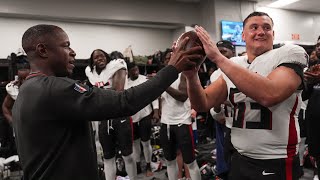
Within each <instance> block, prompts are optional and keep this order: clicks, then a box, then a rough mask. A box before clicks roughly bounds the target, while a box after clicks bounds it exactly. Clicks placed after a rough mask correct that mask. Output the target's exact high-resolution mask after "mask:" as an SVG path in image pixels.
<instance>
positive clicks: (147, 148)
mask: <svg viewBox="0 0 320 180" xmlns="http://www.w3.org/2000/svg"><path fill="white" fill-rule="evenodd" d="M127 66H128V76H129V77H128V83H127V87H126V89H129V88H131V87H134V86H137V85H139V84H141V83H143V82H146V81H147V80H148V78H147V77H146V76H144V75H141V74H140V72H139V67H138V66H137V65H136V64H135V63H134V62H128V63H127ZM131 118H132V122H133V139H134V142H133V157H134V160H135V162H136V163H137V171H138V174H139V173H140V172H141V167H140V155H141V146H140V142H141V144H142V147H143V154H144V157H145V160H146V163H147V167H146V170H147V172H146V176H147V177H150V176H153V172H152V169H151V165H150V163H151V157H152V147H151V143H150V136H151V125H152V122H151V120H152V119H155V120H156V121H158V120H159V119H160V116H159V100H158V99H157V100H155V101H153V102H152V104H150V105H148V106H146V107H145V108H143V109H141V110H140V111H139V112H137V113H136V114H134V115H133V116H131Z"/></svg>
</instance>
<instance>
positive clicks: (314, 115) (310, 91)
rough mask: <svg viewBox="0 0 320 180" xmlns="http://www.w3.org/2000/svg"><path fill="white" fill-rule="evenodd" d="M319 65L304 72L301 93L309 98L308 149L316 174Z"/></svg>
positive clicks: (318, 158)
mask: <svg viewBox="0 0 320 180" xmlns="http://www.w3.org/2000/svg"><path fill="white" fill-rule="evenodd" d="M315 51H316V55H317V57H318V58H320V36H319V38H318V41H317V44H316V48H315ZM319 67H320V65H319V64H316V65H313V66H311V67H309V70H310V71H307V72H305V74H304V76H305V79H306V82H307V85H306V88H305V90H304V91H303V93H302V98H303V100H305V99H309V101H308V106H307V109H306V123H307V138H308V149H309V153H310V155H311V156H313V157H315V160H316V163H317V167H318V174H320V172H319V169H320V168H319V166H320V133H319V128H320V121H319V119H320V113H319V106H320V101H319V100H320V68H319Z"/></svg>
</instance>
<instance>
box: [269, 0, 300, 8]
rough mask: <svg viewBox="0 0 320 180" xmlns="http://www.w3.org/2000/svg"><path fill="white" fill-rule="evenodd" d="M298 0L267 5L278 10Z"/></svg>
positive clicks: (283, 0)
mask: <svg viewBox="0 0 320 180" xmlns="http://www.w3.org/2000/svg"><path fill="white" fill-rule="evenodd" d="M297 1H300V0H278V1H276V2H273V3H271V4H269V5H268V7H274V8H280V7H283V6H287V5H289V4H292V3H295V2H297Z"/></svg>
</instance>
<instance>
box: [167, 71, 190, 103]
mask: <svg viewBox="0 0 320 180" xmlns="http://www.w3.org/2000/svg"><path fill="white" fill-rule="evenodd" d="M166 92H167V93H168V94H169V95H170V96H172V97H173V98H174V99H175V100H177V101H180V102H185V101H186V100H187V99H188V92H187V82H186V77H185V76H184V75H183V74H181V76H180V84H179V86H178V89H174V88H172V87H169V88H168V89H167V90H166Z"/></svg>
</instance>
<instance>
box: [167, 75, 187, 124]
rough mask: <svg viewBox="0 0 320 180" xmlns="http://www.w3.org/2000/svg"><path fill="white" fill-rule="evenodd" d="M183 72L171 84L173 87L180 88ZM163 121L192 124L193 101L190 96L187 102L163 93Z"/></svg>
mask: <svg viewBox="0 0 320 180" xmlns="http://www.w3.org/2000/svg"><path fill="white" fill-rule="evenodd" d="M180 78H181V73H180V74H179V77H178V79H177V80H176V81H175V82H173V83H172V84H171V87H172V88H174V89H178V87H179V84H180ZM161 105H162V106H161V107H162V110H161V113H162V114H161V123H164V124H170V125H177V124H191V103H190V100H189V98H188V99H187V100H186V101H185V102H181V101H178V100H176V99H174V98H173V97H172V96H170V95H169V94H168V93H167V92H164V93H163V94H162V95H161Z"/></svg>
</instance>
